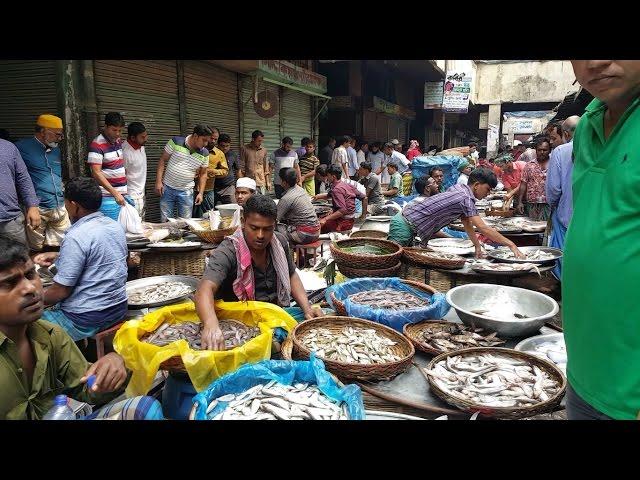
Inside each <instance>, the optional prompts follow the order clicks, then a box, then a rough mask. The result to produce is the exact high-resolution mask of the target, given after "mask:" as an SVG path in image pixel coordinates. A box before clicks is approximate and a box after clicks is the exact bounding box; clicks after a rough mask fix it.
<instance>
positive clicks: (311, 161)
mask: <svg viewBox="0 0 640 480" xmlns="http://www.w3.org/2000/svg"><path fill="white" fill-rule="evenodd" d="M298 163H299V164H300V174H301V175H306V174H307V173H309V172H311V171H313V170H315V169H316V168H318V166H319V165H320V160H318V158H317V157H316V156H315V155H314V154H313V153H312V154H311V155H307V153H306V152H305V154H304V155H303V156H302V157H300V159H299V160H298Z"/></svg>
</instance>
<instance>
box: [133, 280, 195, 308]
mask: <svg viewBox="0 0 640 480" xmlns="http://www.w3.org/2000/svg"><path fill="white" fill-rule="evenodd" d="M193 291H194V288H193V287H192V286H190V285H187V284H186V283H182V282H165V283H159V284H156V285H149V286H147V287H140V288H136V289H135V290H132V291H131V292H129V295H128V297H129V303H133V304H144V303H155V302H164V301H166V300H172V299H174V298H179V297H183V296H185V295H189V294H190V293H192V292H193Z"/></svg>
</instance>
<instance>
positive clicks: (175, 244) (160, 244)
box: [148, 240, 202, 248]
mask: <svg viewBox="0 0 640 480" xmlns="http://www.w3.org/2000/svg"><path fill="white" fill-rule="evenodd" d="M200 245H202V242H188V241H186V240H183V241H178V240H175V241H166V242H158V243H150V244H149V245H148V246H149V247H153V248H182V247H199V246H200Z"/></svg>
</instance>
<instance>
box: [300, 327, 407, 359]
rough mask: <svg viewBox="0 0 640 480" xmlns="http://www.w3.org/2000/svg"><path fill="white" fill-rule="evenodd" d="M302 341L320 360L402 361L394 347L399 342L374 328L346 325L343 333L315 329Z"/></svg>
mask: <svg viewBox="0 0 640 480" xmlns="http://www.w3.org/2000/svg"><path fill="white" fill-rule="evenodd" d="M301 342H302V344H303V345H304V346H305V347H307V348H308V349H309V350H311V351H315V352H316V355H317V356H318V357H322V358H325V359H327V360H333V361H336V362H343V363H361V364H364V365H371V364H378V363H388V362H397V361H400V360H402V357H401V356H399V355H396V354H395V353H393V350H392V349H391V348H390V347H391V346H393V345H395V344H396V342H394V341H393V340H391V339H390V338H387V337H383V336H381V335H378V333H377V332H376V331H375V330H374V329H372V328H361V327H351V326H346V327H344V328H343V329H342V332H341V333H339V334H335V333H332V332H331V330H329V329H327V328H312V329H310V330H309V331H308V333H307V334H306V335H305V336H304V338H303V339H302V340H301Z"/></svg>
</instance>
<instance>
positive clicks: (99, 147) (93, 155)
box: [87, 134, 127, 197]
mask: <svg viewBox="0 0 640 480" xmlns="http://www.w3.org/2000/svg"><path fill="white" fill-rule="evenodd" d="M87 163H88V164H90V165H102V174H103V175H104V176H105V178H106V179H107V181H108V182H109V184H110V185H111V186H112V187H113V188H114V189H115V190H116V192H118V193H121V194H122V195H126V193H127V176H126V174H125V170H124V158H123V156H122V140H120V139H119V138H118V139H116V141H115V142H110V141H109V140H107V138H106V137H105V136H104V135H103V134H100V135H98V136H97V137H96V138H95V139H94V140H93V142H91V145H89V156H88V158H87ZM100 191H101V192H102V196H103V197H110V196H111V194H110V193H109V192H108V191H107V190H106V189H105V188H104V187H103V186H102V185H100Z"/></svg>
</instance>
